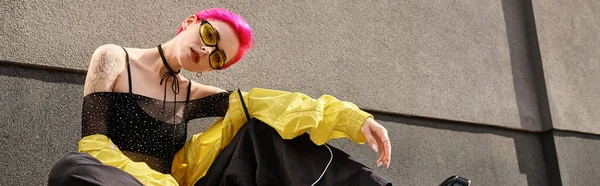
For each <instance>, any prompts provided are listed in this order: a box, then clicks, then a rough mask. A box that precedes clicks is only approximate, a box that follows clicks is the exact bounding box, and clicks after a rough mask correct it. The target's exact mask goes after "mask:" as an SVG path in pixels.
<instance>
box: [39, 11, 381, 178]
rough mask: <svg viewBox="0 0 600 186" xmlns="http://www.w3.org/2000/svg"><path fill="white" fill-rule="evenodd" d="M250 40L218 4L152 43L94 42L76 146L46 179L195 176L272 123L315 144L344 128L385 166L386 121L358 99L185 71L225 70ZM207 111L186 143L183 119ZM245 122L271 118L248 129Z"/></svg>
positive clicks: (246, 30) (340, 134) (341, 133)
mask: <svg viewBox="0 0 600 186" xmlns="http://www.w3.org/2000/svg"><path fill="white" fill-rule="evenodd" d="M252 44H253V37H252V32H251V29H250V27H249V26H248V24H247V23H246V22H245V21H244V20H243V18H242V17H240V16H239V15H237V14H235V13H232V12H229V11H227V10H225V9H218V8H216V9H209V10H204V11H201V12H198V13H196V14H194V15H192V16H190V17H188V18H187V19H185V20H184V21H183V23H182V25H181V27H180V29H179V30H178V32H177V35H176V36H175V37H174V38H173V39H171V40H170V41H167V42H166V43H163V44H160V45H158V46H157V47H156V48H150V49H138V48H122V47H120V46H116V45H103V46H101V47H99V48H98V49H96V51H95V52H94V54H93V55H92V58H91V61H90V65H89V70H88V74H87V77H86V82H85V87H84V103H83V113H82V136H83V138H82V139H81V140H80V142H79V152H77V153H70V154H68V155H66V156H65V157H63V158H62V159H61V160H60V161H59V162H58V163H57V164H56V165H55V166H54V167H53V169H52V171H51V172H50V176H49V180H48V182H49V184H48V185H65V184H68V183H70V184H86V185H140V184H144V185H178V184H180V185H193V184H195V183H197V182H198V180H200V179H202V178H203V177H204V176H205V175H207V174H212V173H211V172H210V171H211V170H217V169H219V167H217V166H216V164H220V163H223V162H228V161H229V160H225V159H223V158H221V156H226V155H222V154H221V155H220V153H221V152H231V153H236V152H234V151H235V150H232V151H228V150H227V149H226V147H227V146H228V144H230V143H233V142H235V143H236V144H238V143H239V140H241V139H239V138H241V137H238V138H237V139H234V137H235V136H236V134H237V133H238V132H239V131H241V130H243V131H244V133H245V132H246V131H251V130H252V129H255V128H256V127H254V126H255V125H258V126H257V127H261V126H267V125H268V126H270V127H271V128H272V129H273V133H277V134H279V135H280V136H277V138H279V139H275V141H278V140H283V139H293V138H296V137H298V136H301V135H308V134H304V133H305V132H308V133H310V135H309V137H308V138H310V140H312V142H313V143H314V144H317V145H323V144H324V143H325V142H327V141H328V140H329V139H332V138H339V137H348V138H350V139H351V140H353V141H355V142H357V143H364V142H365V141H368V143H369V145H370V147H371V148H372V149H373V150H374V151H376V152H379V153H380V156H379V157H378V159H377V160H376V164H377V166H380V165H382V164H385V165H386V166H389V163H390V157H391V144H390V141H389V138H388V135H387V131H386V129H385V128H384V127H382V126H381V125H380V124H379V123H377V122H376V121H375V120H373V119H372V115H370V114H368V113H366V112H364V111H361V110H360V109H358V107H356V106H355V105H354V104H351V103H348V102H342V101H339V100H337V99H335V98H334V97H331V96H328V95H325V96H323V97H321V98H318V99H316V100H315V99H312V98H309V97H307V96H305V95H303V94H300V93H289V92H282V91H275V90H265V89H252V90H251V91H250V92H244V93H242V92H240V91H238V92H233V91H225V90H223V89H220V88H217V87H213V86H209V85H203V84H200V83H196V82H193V81H191V80H189V79H187V78H185V77H183V76H182V75H181V74H179V72H180V70H181V69H185V70H187V71H191V72H197V73H198V74H201V73H203V72H210V71H212V70H223V69H226V68H228V67H230V66H231V65H233V64H235V63H236V62H238V61H239V60H240V59H241V58H242V56H243V55H244V54H245V52H246V51H247V50H249V49H250V48H251V47H252ZM201 117H222V118H221V119H220V120H219V121H217V123H215V124H214V125H213V126H211V127H210V128H209V129H208V130H207V131H205V132H204V133H202V134H198V135H195V136H193V137H192V139H191V140H190V141H188V142H187V143H186V141H185V140H186V137H187V133H186V131H187V125H186V124H187V122H188V121H189V120H191V119H195V118H201ZM245 123H263V124H266V125H261V124H253V125H252V126H253V128H252V129H247V128H249V127H246V126H244V124H245ZM269 129H270V128H269ZM263 131H264V130H263ZM267 132H268V131H267ZM240 135H242V134H240ZM259 135H263V134H259ZM298 139H299V138H298ZM236 140H238V141H236ZM305 141H308V140H305ZM262 143H264V142H262ZM285 143H287V142H283V143H282V144H285ZM314 144H313V145H312V146H313V147H308V148H317V147H318V146H315V145H314ZM230 146H231V145H230ZM325 146H326V145H325ZM327 148H328V149H329V150H330V152H332V151H331V149H330V148H329V147H328V146H327ZM291 149H293V148H291ZM378 149H379V150H378ZM334 150H335V149H334ZM290 153H292V155H294V153H295V152H290ZM331 155H332V159H333V152H332V153H331ZM301 158H302V157H299V159H298V160H301ZM328 158H329V157H328ZM216 160H218V161H219V162H218V163H215V161H216ZM292 161H297V160H292ZM329 163H331V161H329ZM328 165H329V164H328ZM211 166H212V167H211ZM209 169H211V170H209ZM285 171H288V170H285ZM213 172H214V171H213ZM323 173H324V172H323ZM321 177H322V175H321ZM319 179H320V178H319Z"/></svg>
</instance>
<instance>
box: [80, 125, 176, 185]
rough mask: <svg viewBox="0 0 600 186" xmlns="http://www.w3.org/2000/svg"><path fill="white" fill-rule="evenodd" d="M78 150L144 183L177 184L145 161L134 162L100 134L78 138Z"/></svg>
mask: <svg viewBox="0 0 600 186" xmlns="http://www.w3.org/2000/svg"><path fill="white" fill-rule="evenodd" d="M79 152H84V153H87V154H89V155H91V156H93V157H94V158H96V159H98V160H100V162H102V163H103V164H106V165H110V166H113V167H116V168H118V169H121V170H123V171H125V172H127V173H129V174H131V175H132V176H133V177H135V178H136V179H137V180H139V181H140V182H142V183H143V184H144V185H169V186H171V185H178V184H177V182H176V181H175V179H174V178H173V177H172V176H171V175H169V174H162V173H160V172H158V171H155V170H152V169H151V168H150V167H149V166H148V165H147V164H146V163H143V162H134V161H132V160H131V159H129V158H128V157H127V156H125V155H124V154H123V152H121V150H119V148H117V147H116V146H115V145H114V144H113V143H112V141H111V140H110V139H109V138H108V137H106V136H105V135H102V134H94V135H89V136H86V137H83V138H82V139H81V140H79Z"/></svg>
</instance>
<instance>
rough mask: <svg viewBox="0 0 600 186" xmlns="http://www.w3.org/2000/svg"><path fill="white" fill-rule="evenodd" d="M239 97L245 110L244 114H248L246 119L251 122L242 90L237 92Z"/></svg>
mask: <svg viewBox="0 0 600 186" xmlns="http://www.w3.org/2000/svg"><path fill="white" fill-rule="evenodd" d="M237 92H238V95H240V100H241V101H242V108H244V113H246V119H248V121H250V114H249V113H248V108H246V102H244V97H242V91H240V89H238V90H237Z"/></svg>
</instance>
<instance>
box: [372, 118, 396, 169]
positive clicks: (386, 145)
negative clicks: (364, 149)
mask: <svg viewBox="0 0 600 186" xmlns="http://www.w3.org/2000/svg"><path fill="white" fill-rule="evenodd" d="M372 131H373V132H374V133H375V134H374V135H375V136H377V137H376V139H378V141H379V142H380V145H379V147H380V149H379V150H380V151H381V152H380V154H381V157H380V158H381V161H382V162H383V163H384V164H385V165H386V167H389V166H390V160H391V155H392V145H391V142H390V138H389V136H388V132H387V129H385V128H384V127H383V126H382V125H380V124H377V126H376V129H372Z"/></svg>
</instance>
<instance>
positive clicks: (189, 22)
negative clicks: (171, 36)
mask: <svg viewBox="0 0 600 186" xmlns="http://www.w3.org/2000/svg"><path fill="white" fill-rule="evenodd" d="M197 21H198V17H197V16H196V15H191V16H190V17H188V18H187V19H185V20H184V21H183V23H181V28H182V29H183V30H185V29H186V28H187V27H188V26H190V25H192V24H194V23H196V22H197Z"/></svg>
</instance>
